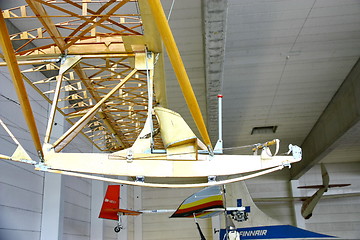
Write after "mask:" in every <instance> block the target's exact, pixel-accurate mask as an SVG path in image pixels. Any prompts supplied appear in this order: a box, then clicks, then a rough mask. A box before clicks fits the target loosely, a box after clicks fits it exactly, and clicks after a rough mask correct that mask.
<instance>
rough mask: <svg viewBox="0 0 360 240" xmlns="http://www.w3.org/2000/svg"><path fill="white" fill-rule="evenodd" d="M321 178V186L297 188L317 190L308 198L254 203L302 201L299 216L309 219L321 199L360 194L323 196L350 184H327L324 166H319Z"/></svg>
mask: <svg viewBox="0 0 360 240" xmlns="http://www.w3.org/2000/svg"><path fill="white" fill-rule="evenodd" d="M321 177H322V185H308V186H299V187H298V188H301V189H317V191H316V192H315V193H314V194H313V195H312V196H310V197H291V198H282V197H279V198H258V199H256V198H254V199H253V200H254V202H274V201H279V202H281V201H295V200H299V201H303V204H302V206H301V215H302V216H303V218H304V219H309V218H311V216H312V213H313V211H314V209H315V207H316V205H317V204H318V202H319V201H320V199H321V198H327V199H329V198H340V197H354V196H360V193H344V194H331V195H325V196H323V195H324V193H325V192H327V191H328V189H329V188H334V187H347V186H350V185H351V184H329V182H330V177H329V173H328V171H327V170H326V167H325V165H324V164H323V163H322V164H321Z"/></svg>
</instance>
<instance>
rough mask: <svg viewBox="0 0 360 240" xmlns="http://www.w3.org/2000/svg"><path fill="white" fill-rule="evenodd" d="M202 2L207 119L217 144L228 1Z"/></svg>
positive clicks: (210, 133) (212, 136) (208, 0)
mask: <svg viewBox="0 0 360 240" xmlns="http://www.w3.org/2000/svg"><path fill="white" fill-rule="evenodd" d="M202 2H203V13H204V32H205V36H204V37H205V40H204V43H205V66H206V69H205V77H206V88H207V91H206V92H207V97H206V100H207V102H206V104H207V115H208V118H207V119H208V129H209V135H210V138H211V140H212V141H213V142H216V141H217V140H218V139H217V137H218V135H217V134H218V98H217V95H218V94H221V93H222V82H223V75H224V61H225V42H226V22H227V15H228V3H227V2H228V1H227V0H223V1H218V0H203V1H202Z"/></svg>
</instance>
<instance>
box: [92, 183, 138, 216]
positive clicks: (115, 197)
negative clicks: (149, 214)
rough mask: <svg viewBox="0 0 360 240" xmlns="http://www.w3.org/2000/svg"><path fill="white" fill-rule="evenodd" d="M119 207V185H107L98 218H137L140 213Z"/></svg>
mask: <svg viewBox="0 0 360 240" xmlns="http://www.w3.org/2000/svg"><path fill="white" fill-rule="evenodd" d="M119 206H120V185H109V186H108V188H107V190H106V194H105V197H104V201H103V204H102V206H101V210H100V214H99V218H105V219H111V220H119V214H121V215H132V216H137V215H139V214H141V213H142V212H138V211H134V210H129V209H121V208H119Z"/></svg>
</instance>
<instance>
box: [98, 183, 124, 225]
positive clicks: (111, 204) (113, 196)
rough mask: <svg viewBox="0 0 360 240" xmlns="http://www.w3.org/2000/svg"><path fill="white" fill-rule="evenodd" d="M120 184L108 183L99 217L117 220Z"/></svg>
mask: <svg viewBox="0 0 360 240" xmlns="http://www.w3.org/2000/svg"><path fill="white" fill-rule="evenodd" d="M119 198H120V185H109V186H108V188H107V190H106V194H105V197H104V201H103V204H102V206H101V210H100V214H99V218H106V219H112V220H118V219H119V217H118V214H117V213H118V209H119V206H120V201H119Z"/></svg>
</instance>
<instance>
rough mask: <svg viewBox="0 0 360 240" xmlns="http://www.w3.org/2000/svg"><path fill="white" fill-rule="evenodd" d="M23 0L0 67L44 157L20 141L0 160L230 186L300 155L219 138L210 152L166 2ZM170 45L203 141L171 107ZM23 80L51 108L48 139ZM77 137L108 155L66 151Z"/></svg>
mask: <svg viewBox="0 0 360 240" xmlns="http://www.w3.org/2000/svg"><path fill="white" fill-rule="evenodd" d="M19 2H20V1H13V2H12V4H16V3H19ZM22 2H23V1H22ZM25 2H26V3H27V5H23V6H17V7H14V8H11V9H5V10H3V11H2V14H0V46H1V48H2V50H3V55H2V58H3V59H4V61H3V62H0V66H7V67H8V69H9V73H10V75H11V77H12V79H13V83H14V87H15V90H16V92H17V96H18V99H19V102H20V105H21V108H22V111H23V114H24V117H25V120H26V123H27V125H28V128H29V131H30V134H31V137H32V140H33V142H34V146H35V149H36V151H37V153H38V155H39V161H34V160H32V159H29V157H28V154H26V153H25V151H24V149H23V148H21V146H20V144H19V143H18V141H15V140H14V141H15V142H16V143H17V145H19V147H18V148H17V150H16V151H15V152H14V154H13V155H12V156H5V155H1V154H0V159H7V160H13V161H20V162H24V163H30V164H33V165H35V169H37V170H42V171H48V172H55V173H61V174H68V175H72V176H78V177H85V178H91V179H97V180H104V181H112V182H116V183H125V184H133V185H139V186H149V187H204V186H211V185H219V184H226V183H230V182H236V181H241V180H245V179H249V178H252V177H256V176H260V175H262V174H267V173H270V172H273V171H276V170H280V169H282V168H283V167H285V166H289V165H290V163H293V162H297V161H300V160H301V149H300V148H299V147H297V146H293V145H289V148H290V150H289V153H290V152H292V156H288V155H286V156H276V155H277V152H278V151H277V150H276V151H275V154H271V151H270V149H269V145H270V144H267V143H265V144H260V145H259V144H256V146H255V148H254V149H255V152H257V151H258V150H259V151H260V150H261V154H260V155H257V154H253V153H251V154H250V155H223V154H222V144H220V145H218V144H216V145H215V149H213V147H212V143H211V142H210V138H209V135H208V132H207V129H206V125H205V122H204V119H203V117H202V114H201V111H200V108H199V105H198V102H197V100H196V97H195V94H194V91H193V89H192V87H191V83H190V80H189V77H188V75H187V73H186V70H185V67H184V64H183V62H182V59H181V56H180V53H179V50H178V48H177V46H176V43H175V39H174V37H173V35H172V32H171V29H170V27H169V24H168V21H167V19H166V16H165V14H164V11H163V9H162V5H161V2H160V0H138V1H135V0H131V1H130V0H106V1H105V0H25ZM8 29H10V32H9V30H8ZM163 46H164V49H166V52H167V55H168V58H169V61H170V63H171V65H172V67H173V70H174V73H175V75H176V78H177V80H178V82H179V85H180V88H181V91H182V93H183V95H184V98H185V100H186V103H187V106H188V108H189V111H190V113H191V115H192V117H193V119H194V122H195V124H196V126H197V129H198V130H199V133H200V135H201V140H200V138H198V137H197V136H195V134H194V133H193V131H192V130H191V129H190V128H189V126H188V125H187V123H186V122H185V121H184V119H183V118H182V117H181V116H180V114H178V113H176V112H174V111H171V110H169V109H166V108H165V107H166V93H165V80H164V62H163V58H164V57H163ZM24 82H27V83H28V84H29V85H30V86H31V87H33V88H34V89H35V90H36V91H37V92H38V93H39V94H40V95H41V96H43V97H44V99H45V100H47V101H48V102H49V104H50V108H49V113H48V123H47V128H46V132H45V133H44V134H43V135H41V138H43V139H40V135H39V133H38V130H37V127H36V122H35V118H34V116H33V113H32V110H31V105H30V102H29V99H28V96H27V92H26V88H25V84H24ZM61 115H62V116H63V117H61ZM58 116H60V118H58ZM63 122H64V123H65V124H64V123H63ZM57 124H60V126H61V124H62V125H64V126H61V127H64V130H65V131H64V132H63V133H59V131H53V128H54V126H56V125H57ZM9 134H10V133H9ZM79 134H83V135H84V136H85V137H86V138H88V139H89V140H90V141H91V142H92V143H93V144H94V145H95V146H96V147H97V148H98V149H99V150H101V151H103V153H71V152H66V151H62V150H63V149H64V148H65V147H66V146H67V145H68V144H69V143H71V141H72V140H73V139H74V138H75V137H76V136H77V135H79ZM218 142H221V143H222V140H221V139H219V141H218ZM271 142H272V143H274V144H275V143H276V144H277V147H278V146H279V145H278V144H279V141H275V140H274V141H271ZM239 174H241V176H240V177H239ZM99 175H101V176H99ZM111 176H125V177H129V179H131V180H117V179H116V180H115V179H113V178H111ZM217 176H220V177H222V180H219V181H218V180H216V177H217ZM228 177H229V179H226V178H228ZM145 178H146V179H145ZM134 179H136V180H135V181H134ZM148 179H150V180H151V181H148ZM189 179H190V181H192V180H194V182H193V183H190V184H189V183H188V182H189ZM173 182H176V183H173Z"/></svg>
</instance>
